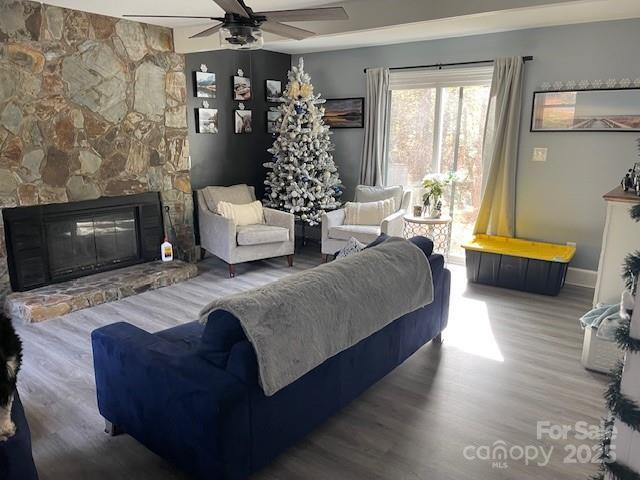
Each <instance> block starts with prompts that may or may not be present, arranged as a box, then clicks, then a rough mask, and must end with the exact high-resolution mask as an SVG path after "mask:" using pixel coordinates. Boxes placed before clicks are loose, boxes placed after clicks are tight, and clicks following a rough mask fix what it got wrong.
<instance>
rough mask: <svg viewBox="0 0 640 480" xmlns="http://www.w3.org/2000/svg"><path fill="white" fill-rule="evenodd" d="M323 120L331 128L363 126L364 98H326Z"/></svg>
mask: <svg viewBox="0 0 640 480" xmlns="http://www.w3.org/2000/svg"><path fill="white" fill-rule="evenodd" d="M324 121H325V123H326V124H327V125H329V126H330V127H331V128H364V98H335V99H328V100H327V101H326V102H325V104H324Z"/></svg>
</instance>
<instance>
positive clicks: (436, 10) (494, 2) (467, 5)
mask: <svg viewBox="0 0 640 480" xmlns="http://www.w3.org/2000/svg"><path fill="white" fill-rule="evenodd" d="M46 3H49V4H52V5H58V6H62V7H67V8H74V9H77V10H84V11H88V12H93V13H100V14H103V15H110V16H114V17H119V16H122V15H123V14H145V13H146V14H150V15H195V16H209V15H210V16H219V15H222V10H221V9H220V8H219V7H218V6H217V5H216V4H215V3H213V1H212V0H189V1H188V2H176V1H175V0H109V1H104V0H47V2H46ZM246 3H247V4H248V5H249V6H251V7H252V8H253V9H254V11H262V10H280V9H291V8H306V7H318V6H327V5H342V6H344V7H345V9H346V10H347V12H348V14H349V17H350V18H349V20H344V21H331V22H296V23H295V24H294V25H296V26H299V27H301V28H306V29H309V30H312V31H314V32H316V33H318V35H317V36H315V37H312V38H309V39H307V40H303V41H295V40H283V39H282V38H279V37H277V36H275V35H271V34H266V35H265V48H267V49H269V50H275V51H281V52H285V53H308V52H315V51H324V50H337V49H345V48H355V47H363V46H373V45H385V44H393V43H404V42H412V41H420V40H431V39H436V38H447V37H457V36H467V35H476V34H483V33H493V32H501V31H508V30H519V29H525V28H536V27H545V26H554V25H564V24H574V23H586V22H597V21H605V20H618V19H625V18H640V1H639V0H393V1H390V0H347V1H342V2H336V1H335V0H246ZM140 20H141V21H145V19H143V18H141V19H140ZM146 21H148V22H149V23H154V24H156V25H163V26H167V27H172V28H173V29H174V39H175V46H176V50H177V51H178V52H181V53H188V52H195V51H207V50H214V49H217V48H220V46H219V43H218V37H217V36H212V37H209V38H200V39H189V36H191V35H193V34H194V33H197V32H199V31H200V30H202V29H203V27H204V28H206V26H207V25H211V24H212V23H211V22H208V21H207V20H185V19H160V20H158V19H148V20H146Z"/></svg>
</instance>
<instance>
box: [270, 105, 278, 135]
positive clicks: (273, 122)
mask: <svg viewBox="0 0 640 480" xmlns="http://www.w3.org/2000/svg"><path fill="white" fill-rule="evenodd" d="M279 118H280V112H278V111H273V110H269V111H268V112H267V133H278V119H279Z"/></svg>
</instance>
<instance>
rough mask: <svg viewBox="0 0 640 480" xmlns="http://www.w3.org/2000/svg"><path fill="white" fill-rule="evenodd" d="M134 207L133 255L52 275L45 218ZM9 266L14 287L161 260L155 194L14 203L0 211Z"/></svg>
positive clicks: (159, 218) (158, 204) (161, 222)
mask: <svg viewBox="0 0 640 480" xmlns="http://www.w3.org/2000/svg"><path fill="white" fill-rule="evenodd" d="M125 208H133V209H134V216H135V220H136V236H137V251H138V257H137V258H135V259H129V260H127V261H121V262H117V263H110V264H106V265H102V266H99V267H95V268H87V269H85V270H81V271H75V272H73V273H70V274H67V275H58V276H57V277H53V276H52V274H51V270H50V263H49V249H48V244H47V231H46V225H47V222H49V221H50V219H56V218H61V217H73V216H82V215H92V214H93V215H95V214H99V213H108V212H114V211H119V210H123V209H125ZM2 216H3V220H4V228H5V240H6V249H7V255H8V269H9V279H10V282H11V288H12V290H13V291H26V290H31V289H34V288H38V287H42V286H45V285H50V284H53V283H59V282H64V281H68V280H72V279H75V278H79V277H83V276H87V275H92V274H94V273H100V272H105V271H110V270H115V269H118V268H123V267H127V266H131V265H136V264H140V263H144V262H149V261H153V260H157V259H159V258H160V244H161V243H162V240H163V238H164V232H165V229H164V215H163V214H162V204H161V201H160V194H159V193H158V192H147V193H140V194H134V195H125V196H118V197H101V198H98V199H96V200H86V201H80V202H70V203H59V204H47V205H37V206H31V207H14V208H5V209H3V210H2Z"/></svg>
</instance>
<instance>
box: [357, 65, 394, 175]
mask: <svg viewBox="0 0 640 480" xmlns="http://www.w3.org/2000/svg"><path fill="white" fill-rule="evenodd" d="M390 98H391V96H390V93H389V69H388V68H369V69H367V97H366V101H365V103H366V117H365V124H364V148H363V150H362V161H361V163H360V184H361V185H383V184H384V175H385V170H386V166H385V161H386V159H385V155H386V152H387V141H388V137H389V136H388V123H389V122H388V117H389V104H390Z"/></svg>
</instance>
